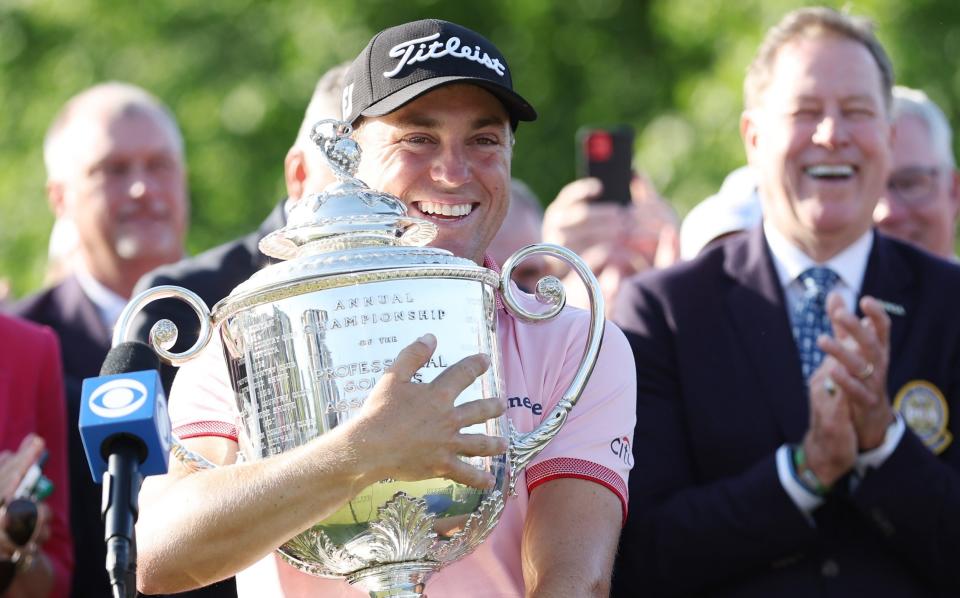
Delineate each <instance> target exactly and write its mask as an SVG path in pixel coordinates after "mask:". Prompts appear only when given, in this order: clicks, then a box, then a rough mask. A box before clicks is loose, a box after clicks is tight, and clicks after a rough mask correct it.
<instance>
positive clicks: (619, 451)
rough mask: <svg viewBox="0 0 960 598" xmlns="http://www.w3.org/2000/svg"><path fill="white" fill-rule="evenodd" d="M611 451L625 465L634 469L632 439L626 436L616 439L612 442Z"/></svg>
mask: <svg viewBox="0 0 960 598" xmlns="http://www.w3.org/2000/svg"><path fill="white" fill-rule="evenodd" d="M610 450H611V451H612V452H613V454H614V455H616V456H617V457H619V458H620V460H621V461H623V463H624V464H625V465H628V466H630V467H633V451H632V450H631V449H630V439H629V438H628V437H626V436H621V437H620V438H614V439H613V440H611V441H610Z"/></svg>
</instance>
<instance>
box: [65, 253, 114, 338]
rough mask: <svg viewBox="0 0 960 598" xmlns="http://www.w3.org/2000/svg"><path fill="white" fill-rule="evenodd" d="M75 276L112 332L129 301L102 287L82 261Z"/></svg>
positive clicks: (101, 319) (76, 269)
mask: <svg viewBox="0 0 960 598" xmlns="http://www.w3.org/2000/svg"><path fill="white" fill-rule="evenodd" d="M74 274H75V275H76V277H77V282H79V283H80V289H81V290H82V291H83V294H84V295H86V296H87V298H88V299H90V301H92V302H93V304H94V306H96V308H97V314H99V316H100V321H102V322H103V325H104V326H106V327H107V329H108V330H110V331H112V330H113V325H114V324H116V323H117V320H118V319H119V318H120V313H121V312H122V311H123V308H124V307H126V306H127V299H126V298H124V297H121V296H120V295H118V294H116V293H114V292H113V291H111V290H110V289H108V288H107V287H105V286H104V285H102V284H101V283H100V282H99V281H98V280H97V279H96V278H94V277H93V275H91V274H90V271H89V270H87V267H86V265H85V264H84V263H83V262H82V260H80V263H78V264H77V266H76V268H75V269H74Z"/></svg>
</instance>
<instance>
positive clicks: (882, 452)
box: [853, 411, 907, 478]
mask: <svg viewBox="0 0 960 598" xmlns="http://www.w3.org/2000/svg"><path fill="white" fill-rule="evenodd" d="M906 430H907V426H906V425H905V424H904V423H903V419H902V418H901V417H900V414H899V413H897V412H896V411H894V418H893V423H891V424H890V425H889V426H887V434H886V436H884V438H883V442H882V443H881V444H880V446H878V447H877V448H875V449H871V450H869V451H866V452H865V453H860V454H859V455H857V462H856V463H855V464H854V466H853V467H854V469H855V470H856V472H857V475H858V476H860V477H861V478H862V477H863V476H865V475H866V474H867V468H868V467H869V468H870V469H878V468H879V467H880V466H881V465H883V464H884V463H885V462H886V460H887V458H888V457H889V456H890V455H891V453H893V451H894V450H896V448H897V445H899V444H900V439H902V438H903V433H904V432H906Z"/></svg>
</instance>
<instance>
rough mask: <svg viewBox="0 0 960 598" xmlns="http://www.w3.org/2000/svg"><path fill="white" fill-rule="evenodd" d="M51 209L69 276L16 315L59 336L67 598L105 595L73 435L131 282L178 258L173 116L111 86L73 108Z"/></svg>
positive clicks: (181, 181) (56, 144) (49, 137)
mask: <svg viewBox="0 0 960 598" xmlns="http://www.w3.org/2000/svg"><path fill="white" fill-rule="evenodd" d="M43 157H44V163H45V165H46V170H47V187H46V190H47V198H48V200H49V203H50V208H51V209H52V210H53V212H54V214H55V216H56V217H57V219H69V221H71V222H73V223H74V225H75V226H76V232H77V236H78V245H77V250H76V251H77V254H76V259H75V261H74V264H73V266H72V271H71V272H70V274H69V275H67V276H66V277H65V278H63V279H62V280H61V281H60V282H59V283H57V284H55V285H54V286H52V287H50V288H48V289H45V290H43V291H40V292H38V293H37V294H35V295H32V296H30V297H27V298H26V299H24V300H23V301H21V302H19V303H17V304H15V305H14V306H13V308H12V309H13V311H14V312H15V313H16V314H17V315H19V316H21V317H24V318H26V319H29V320H33V321H34V322H38V323H40V324H44V325H47V326H49V327H50V328H52V329H53V330H54V331H55V332H56V333H57V334H58V335H59V337H60V345H61V347H62V357H63V373H64V386H65V387H66V400H67V413H68V420H67V421H68V426H67V430H68V432H67V434H68V456H69V467H70V488H71V501H70V502H71V505H70V518H71V531H72V534H73V538H74V551H75V574H74V577H73V587H72V592H71V595H72V596H74V597H75V598H91V597H99V596H109V595H110V584H109V582H108V579H107V574H106V570H105V568H104V566H105V558H106V545H105V543H104V539H103V531H104V528H103V522H102V521H101V518H100V501H101V488H100V486H98V485H96V484H94V483H93V480H92V478H91V476H90V470H89V468H88V467H87V463H86V460H85V458H84V452H83V444H82V442H81V440H80V433H79V429H78V426H77V422H78V421H79V413H80V394H81V386H82V384H83V379H84V378H87V377H90V376H96V375H97V374H98V373H99V371H100V367H101V365H102V363H103V360H104V358H105V357H106V354H107V351H108V350H109V349H110V340H111V330H112V328H113V325H114V323H115V322H116V320H117V318H118V317H119V315H120V312H121V310H122V309H123V307H124V305H125V304H126V302H127V300H128V299H129V297H130V294H131V292H132V291H133V286H134V284H135V283H136V281H137V280H138V279H139V278H140V277H141V276H143V275H144V274H145V273H147V272H149V271H150V270H153V269H154V268H156V267H157V266H160V265H162V264H167V263H170V262H174V261H176V260H178V259H180V257H182V256H183V242H184V236H185V234H186V230H187V213H188V209H189V202H188V196H187V180H186V168H185V166H184V164H185V162H184V149H183V137H182V135H181V133H180V129H179V127H178V126H177V123H176V121H175V119H174V117H173V115H172V113H171V112H170V110H169V109H168V108H167V107H166V106H164V105H163V104H162V103H160V101H159V100H157V99H156V98H155V97H154V96H152V95H151V94H149V93H147V92H146V91H144V90H143V89H141V88H139V87H136V86H134V85H130V84H127V83H118V82H110V83H103V84H100V85H96V86H94V87H91V88H89V89H87V90H85V91H83V92H81V93H79V94H78V95H76V96H74V97H73V98H71V99H70V100H69V101H67V103H66V104H65V105H64V106H63V108H62V109H61V110H60V112H59V113H58V114H57V116H56V117H55V119H54V121H53V124H52V125H51V126H50V128H49V130H48V131H47V134H46V137H45V138H44V144H43Z"/></svg>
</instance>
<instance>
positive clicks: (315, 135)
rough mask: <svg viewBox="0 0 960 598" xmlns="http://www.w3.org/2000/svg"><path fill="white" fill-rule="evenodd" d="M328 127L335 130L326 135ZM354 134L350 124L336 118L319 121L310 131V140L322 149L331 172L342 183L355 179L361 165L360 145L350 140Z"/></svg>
mask: <svg viewBox="0 0 960 598" xmlns="http://www.w3.org/2000/svg"><path fill="white" fill-rule="evenodd" d="M327 126H329V127H330V128H331V129H332V130H333V133H332V134H329V135H328V134H326V132H325V130H324V129H326V128H327ZM352 133H353V127H351V126H350V123H346V122H343V121H341V120H336V119H334V118H325V119H323V120H321V121H318V122H317V123H316V124H315V125H313V128H312V129H311V130H310V139H311V140H312V141H313V142H314V143H316V144H317V147H319V148H320V152H321V153H322V154H323V157H324V158H326V159H327V164H328V165H329V166H330V170H332V171H333V174H334V175H335V176H336V177H337V179H338V180H340V181H346V180H351V179H353V178H354V177H355V176H356V174H357V168H358V167H359V165H360V153H361V152H360V145H359V144H358V143H357V142H356V141H354V140H353V139H351V138H350V135H351V134H352Z"/></svg>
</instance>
